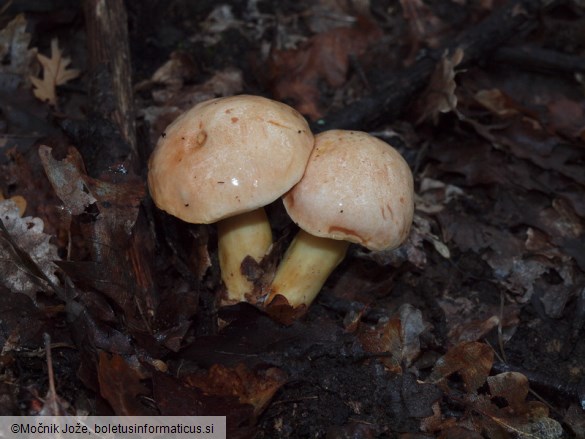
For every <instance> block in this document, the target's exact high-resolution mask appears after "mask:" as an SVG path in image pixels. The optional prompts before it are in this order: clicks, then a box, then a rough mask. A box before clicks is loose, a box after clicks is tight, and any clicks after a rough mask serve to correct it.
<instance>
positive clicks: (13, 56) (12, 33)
mask: <svg viewBox="0 0 585 439" xmlns="http://www.w3.org/2000/svg"><path fill="white" fill-rule="evenodd" d="M30 40H31V36H30V34H29V33H28V32H27V31H26V18H25V16H24V14H18V15H17V16H16V17H14V19H13V20H12V21H11V22H10V23H8V24H7V25H6V27H5V28H4V29H2V30H0V59H1V60H2V63H0V72H2V73H12V74H15V75H19V76H21V77H26V76H27V75H28V74H29V73H30V69H31V64H32V62H33V60H34V58H35V56H36V55H37V50H36V49H29V48H28V45H29V44H30ZM4 60H9V61H10V62H9V63H5V62H4Z"/></svg>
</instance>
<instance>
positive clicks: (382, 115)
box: [312, 0, 544, 132]
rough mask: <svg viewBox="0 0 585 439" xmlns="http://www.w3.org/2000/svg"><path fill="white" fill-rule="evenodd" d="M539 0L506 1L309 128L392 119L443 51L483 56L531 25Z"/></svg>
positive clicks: (363, 126)
mask: <svg viewBox="0 0 585 439" xmlns="http://www.w3.org/2000/svg"><path fill="white" fill-rule="evenodd" d="M542 3H543V2H540V1H539V0H512V1H510V2H508V3H507V4H506V5H505V6H503V7H502V8H500V9H499V10H497V11H495V12H493V13H492V14H491V15H490V16H488V17H487V18H486V19H485V20H483V21H482V22H480V23H479V24H477V25H473V26H472V27H471V28H470V29H468V30H467V31H466V32H464V33H463V34H462V35H461V36H459V37H457V38H455V39H454V40H453V41H451V42H449V43H448V44H446V45H444V46H443V47H442V48H440V49H437V50H433V51H430V52H429V54H428V55H427V56H425V57H423V58H420V59H419V60H418V61H417V62H415V63H414V64H413V65H412V66H410V67H408V68H406V69H404V70H403V71H402V72H399V73H398V74H396V75H395V76H393V77H391V78H389V80H388V81H387V82H386V83H384V84H382V86H381V87H378V88H377V89H376V90H374V93H372V94H371V95H369V96H366V97H364V98H362V99H360V100H358V101H356V102H354V103H352V104H351V105H349V106H347V107H345V108H344V109H343V110H341V111H339V112H336V113H333V114H331V115H329V116H328V117H326V118H324V119H321V120H319V121H317V122H315V123H313V124H312V129H313V130H314V131H315V132H318V131H324V130H328V129H334V128H338V129H360V130H370V129H374V128H376V127H377V126H379V125H380V124H381V123H384V122H388V121H391V120H392V119H395V118H396V117H398V115H400V113H401V112H402V111H403V110H404V109H405V108H406V107H407V105H408V104H409V103H410V102H411V101H412V100H413V99H414V97H415V96H416V94H417V93H418V92H420V91H421V90H422V89H423V88H424V87H425V86H426V85H427V83H428V81H429V78H430V76H431V74H432V73H433V71H434V69H435V66H436V64H437V62H438V61H439V60H440V59H441V56H442V55H443V54H444V53H445V51H448V52H450V53H453V52H454V51H455V49H457V48H461V49H463V51H464V54H465V55H464V58H463V62H462V63H461V66H462V67H466V66H469V65H471V64H474V63H476V62H477V61H479V60H483V59H486V58H488V57H489V56H490V55H491V54H492V52H494V51H495V50H496V49H497V48H499V47H500V46H501V45H502V44H504V43H505V42H506V41H508V40H510V39H511V38H512V37H514V36H517V35H518V34H520V33H521V32H523V31H525V30H526V29H528V28H530V27H531V26H532V25H533V24H534V23H535V22H536V17H537V13H538V12H539V11H540V10H541V9H542V8H543V7H544V5H543V4H542Z"/></svg>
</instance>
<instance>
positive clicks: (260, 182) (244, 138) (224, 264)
mask: <svg viewBox="0 0 585 439" xmlns="http://www.w3.org/2000/svg"><path fill="white" fill-rule="evenodd" d="M313 143H314V137H313V134H312V133H311V131H310V129H309V126H308V124H307V121H306V120H305V119H304V118H303V117H302V116H301V115H300V114H299V113H298V112H297V111H296V110H294V109H293V108H291V107H289V106H288V105H285V104H282V103H280V102H276V101H273V100H270V99H267V98H263V97H260V96H249V95H240V96H231V97H226V98H218V99H212V100H209V101H205V102H202V103H200V104H198V105H196V106H195V107H193V108H191V109H190V110H189V111H187V112H186V113H184V114H183V115H181V116H179V117H178V118H177V119H176V120H175V121H174V122H173V123H171V124H170V125H169V126H168V127H167V129H166V130H165V132H164V133H162V135H161V137H160V139H159V141H158V143H157V145H156V148H155V149H154V151H153V153H152V155H151V157H150V160H149V164H148V186H149V189H150V194H151V196H152V199H153V200H154V202H155V204H156V206H157V207H158V208H160V209H162V210H164V211H166V212H168V213H169V214H171V215H174V216H176V217H178V218H180V219H182V220H183V221H186V222H189V223H194V224H211V223H215V222H217V223H218V227H217V234H218V252H219V261H220V269H221V276H222V279H223V282H224V284H225V286H226V290H227V298H224V301H223V303H235V302H238V301H243V300H245V295H246V294H247V293H250V292H251V290H252V288H253V285H252V283H251V282H250V281H249V280H248V279H247V278H246V277H245V276H244V275H243V274H242V272H241V269H240V267H241V264H242V261H243V260H244V258H245V257H246V256H248V255H249V256H251V257H252V258H254V259H255V260H257V261H258V260H259V259H261V258H262V257H263V256H264V255H265V254H266V251H267V250H268V248H269V247H270V245H271V244H272V231H271V228H270V223H269V222H268V219H267V217H266V213H265V212H264V209H263V206H265V205H267V204H269V203H271V202H273V201H274V200H276V199H278V198H279V197H280V196H282V195H283V194H284V193H285V192H286V191H288V190H289V189H290V188H291V187H292V186H293V185H294V184H296V183H297V182H298V181H299V180H300V179H301V177H302V175H303V172H304V170H305V166H306V164H307V160H308V159H309V156H310V154H311V150H312V148H313Z"/></svg>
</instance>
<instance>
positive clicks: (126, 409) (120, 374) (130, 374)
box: [98, 351, 153, 416]
mask: <svg viewBox="0 0 585 439" xmlns="http://www.w3.org/2000/svg"><path fill="white" fill-rule="evenodd" d="M144 378H145V377H144V376H143V374H142V373H141V372H139V371H138V370H137V369H134V368H133V367H131V366H130V365H129V364H128V363H127V362H126V361H125V360H124V358H123V357H122V356H120V355H115V354H114V355H110V354H108V353H107V352H103V351H102V352H100V354H99V364H98V380H99V384H100V394H101V395H102V396H103V397H104V398H105V399H106V400H107V401H108V402H109V403H110V405H111V406H112V409H114V413H115V414H116V415H118V416H148V415H152V414H153V412H152V411H151V410H149V409H148V408H147V407H146V406H144V405H142V404H141V403H140V401H139V400H138V396H139V395H149V394H150V393H151V392H150V390H149V389H148V388H147V387H146V386H145V385H144V384H142V383H141V380H142V379H144Z"/></svg>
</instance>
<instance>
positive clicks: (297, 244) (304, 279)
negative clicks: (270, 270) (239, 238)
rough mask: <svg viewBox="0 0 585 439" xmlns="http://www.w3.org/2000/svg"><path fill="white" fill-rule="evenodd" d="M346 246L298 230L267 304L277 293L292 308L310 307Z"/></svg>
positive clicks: (273, 282)
mask: <svg viewBox="0 0 585 439" xmlns="http://www.w3.org/2000/svg"><path fill="white" fill-rule="evenodd" d="M348 246H349V243H348V242H347V241H339V240H335V239H329V238H319V237H317V236H313V235H311V234H309V233H307V232H305V231H304V230H301V231H299V233H298V234H297V236H295V238H294V239H293V242H292V243H291V245H290V247H289V248H288V250H287V251H286V253H285V254H284V258H283V259H282V262H281V263H280V265H279V267H278V269H277V271H276V275H275V277H274V280H273V281H272V285H271V286H270V294H269V296H268V298H267V300H266V303H267V304H269V303H270V302H271V301H272V300H273V299H274V298H275V297H276V295H277V294H280V295H282V296H284V297H285V298H286V300H287V301H288V303H289V305H291V306H292V307H293V308H296V307H298V306H300V305H303V304H304V305H306V306H309V305H310V304H311V302H313V300H314V299H315V297H317V294H318V293H319V291H321V288H322V287H323V284H325V281H326V280H327V278H328V277H329V275H330V274H331V273H332V272H333V270H335V268H336V267H337V266H338V265H339V263H340V262H341V261H342V260H343V258H344V257H345V254H346V252H347V248H348Z"/></svg>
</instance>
